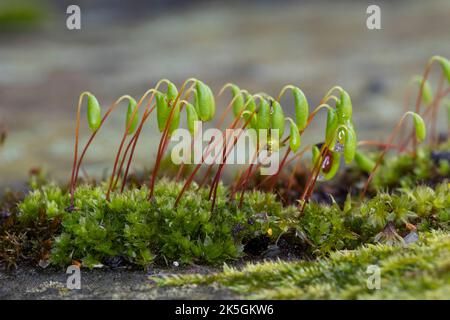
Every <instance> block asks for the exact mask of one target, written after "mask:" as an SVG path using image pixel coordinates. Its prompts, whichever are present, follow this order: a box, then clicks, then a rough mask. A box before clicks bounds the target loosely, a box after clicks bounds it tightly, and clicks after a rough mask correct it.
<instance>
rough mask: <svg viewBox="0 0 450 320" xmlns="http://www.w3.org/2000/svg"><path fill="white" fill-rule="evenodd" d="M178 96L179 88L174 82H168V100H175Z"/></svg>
mask: <svg viewBox="0 0 450 320" xmlns="http://www.w3.org/2000/svg"><path fill="white" fill-rule="evenodd" d="M177 97H178V89H177V87H176V86H175V85H174V84H173V83H172V82H167V100H168V101H174V100H175V99H176V98H177Z"/></svg>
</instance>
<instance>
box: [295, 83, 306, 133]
mask: <svg viewBox="0 0 450 320" xmlns="http://www.w3.org/2000/svg"><path fill="white" fill-rule="evenodd" d="M292 94H293V95H294V103H295V123H296V124H297V127H298V128H299V130H304V129H305V128H306V125H307V123H308V117H309V104H308V99H306V96H305V94H304V93H303V91H302V90H300V89H299V88H294V89H293V90H292Z"/></svg>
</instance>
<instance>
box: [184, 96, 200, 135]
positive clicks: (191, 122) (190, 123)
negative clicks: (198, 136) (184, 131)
mask: <svg viewBox="0 0 450 320" xmlns="http://www.w3.org/2000/svg"><path fill="white" fill-rule="evenodd" d="M186 113H187V116H186V118H187V127H188V130H189V132H190V133H191V135H194V134H195V122H196V121H199V117H198V114H197V111H195V108H194V106H193V105H192V104H190V103H187V104H186Z"/></svg>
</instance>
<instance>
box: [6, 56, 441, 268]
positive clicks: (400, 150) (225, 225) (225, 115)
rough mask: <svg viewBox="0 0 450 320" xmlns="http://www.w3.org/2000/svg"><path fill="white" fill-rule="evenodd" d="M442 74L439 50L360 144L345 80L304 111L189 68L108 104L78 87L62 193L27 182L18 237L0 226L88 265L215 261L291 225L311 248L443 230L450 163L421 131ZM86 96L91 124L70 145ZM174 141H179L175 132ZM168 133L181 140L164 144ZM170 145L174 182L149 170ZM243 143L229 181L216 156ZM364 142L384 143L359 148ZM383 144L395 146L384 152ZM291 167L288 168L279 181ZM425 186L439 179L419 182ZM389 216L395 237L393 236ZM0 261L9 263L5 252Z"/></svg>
mask: <svg viewBox="0 0 450 320" xmlns="http://www.w3.org/2000/svg"><path fill="white" fill-rule="evenodd" d="M434 63H438V64H439V65H440V67H441V70H442V77H441V81H440V82H439V85H438V88H437V90H436V92H435V93H433V92H432V86H431V83H430V80H429V79H428V78H429V74H430V69H431V66H432V65H433V64H434ZM449 70H450V67H449V62H448V60H447V59H445V58H443V57H440V56H435V57H433V58H432V59H431V60H430V62H429V63H428V64H427V67H426V71H425V73H424V75H423V76H422V77H415V78H414V79H413V81H412V82H411V83H412V84H414V85H415V86H416V87H418V88H419V92H418V96H417V101H416V108H415V110H414V112H413V111H407V110H405V113H404V115H403V116H402V117H401V119H400V120H399V122H398V124H397V125H396V126H395V128H394V130H393V132H392V133H391V135H390V136H389V138H388V141H387V142H379V141H374V140H364V141H358V140H357V128H356V127H355V125H354V122H353V114H354V110H353V104H352V99H351V97H350V94H349V93H348V92H347V91H346V90H344V89H343V88H342V87H340V86H334V87H332V88H331V89H330V90H329V91H328V92H326V94H325V95H324V96H323V97H322V99H321V100H320V102H319V103H318V105H317V106H315V107H314V108H310V104H309V101H308V99H307V96H306V95H305V93H304V92H303V91H302V90H301V89H300V88H298V87H296V86H293V85H286V86H284V87H283V88H281V90H280V92H279V93H278V95H276V98H274V97H272V96H270V95H268V94H267V93H263V92H258V93H250V92H249V91H247V90H245V89H241V88H239V87H238V86H237V85H236V84H232V83H228V84H226V85H224V86H223V87H222V88H221V90H219V91H218V93H217V94H216V95H215V94H214V93H213V91H212V90H211V89H210V87H209V86H208V85H207V84H205V83H204V82H202V81H200V80H198V79H194V78H190V79H188V80H186V81H185V82H184V83H182V85H181V86H180V87H179V88H177V87H176V86H175V84H174V83H172V82H171V81H169V80H167V79H163V80H161V81H159V82H158V83H157V84H156V86H155V87H154V88H151V89H149V90H147V91H146V92H145V93H144V94H143V95H142V97H140V98H139V99H134V98H133V97H131V96H129V95H124V96H121V97H119V98H118V99H117V100H115V101H114V102H113V103H112V104H111V105H110V106H109V107H108V109H107V110H106V112H105V113H104V114H103V113H102V109H101V105H100V102H99V101H98V99H97V98H96V97H95V96H94V95H93V94H92V93H90V92H83V93H82V94H81V95H80V98H79V101H78V106H77V113H76V126H75V145H74V159H73V166H72V173H71V178H70V185H69V188H68V191H67V192H66V190H64V189H61V188H59V187H57V186H55V185H51V184H50V185H36V186H35V187H34V190H33V191H32V192H31V193H30V194H28V195H27V196H26V197H25V199H24V200H23V201H21V202H20V203H19V205H18V211H17V212H16V213H15V214H14V215H11V218H10V220H9V221H10V225H13V226H14V228H16V229H14V230H15V231H14V232H16V233H14V232H12V233H11V232H10V230H9V231H5V230H6V229H5V227H4V226H3V225H2V232H3V233H2V237H3V238H2V240H1V245H3V246H7V247H8V246H10V245H11V243H12V242H11V239H10V237H11V235H14V236H16V237H14V241H15V243H19V245H18V246H13V247H14V248H15V249H11V250H12V251H11V250H10V251H8V252H14V253H15V254H17V256H20V254H19V253H18V252H20V250H22V248H23V246H26V247H27V248H29V247H30V245H29V243H30V242H31V243H33V245H34V246H36V245H38V244H40V243H42V242H43V241H47V240H48V241H50V243H51V245H50V246H49V245H47V246H46V248H49V249H48V250H47V251H45V255H47V256H50V259H51V261H52V262H54V263H55V264H67V263H70V261H71V260H80V261H82V262H83V265H86V266H93V265H96V264H99V263H103V262H104V261H105V259H107V258H110V257H117V256H121V257H124V258H125V259H126V260H127V261H129V262H132V263H135V264H138V265H142V266H145V265H148V264H149V263H151V262H152V261H160V260H161V259H162V260H163V261H170V260H175V259H176V260H177V261H180V262H185V263H191V262H204V263H216V262H222V261H226V260H228V259H235V258H237V257H240V256H241V255H242V253H243V250H244V248H248V246H247V245H248V244H249V243H251V242H252V241H253V240H254V239H268V240H267V241H268V243H272V244H277V245H278V244H279V240H280V239H282V238H283V237H288V235H292V234H294V236H293V237H292V239H294V240H293V241H294V242H298V243H299V246H300V247H301V248H303V249H302V250H303V251H302V254H306V255H313V256H315V255H323V254H328V253H329V252H331V251H333V250H336V249H343V248H356V247H357V246H359V245H361V244H364V243H371V242H375V240H378V241H384V240H383V239H386V238H389V241H391V240H392V239H391V238H392V237H391V235H392V234H395V235H396V236H395V237H394V240H395V239H397V240H398V239H402V237H403V236H405V235H406V234H407V233H408V232H410V229H408V228H407V226H411V225H414V226H416V227H417V228H419V229H420V228H422V229H423V230H429V229H444V230H446V229H447V228H448V216H449V212H448V208H449V207H450V205H449V201H450V199H449V195H448V184H447V183H448V182H447V180H446V179H447V178H448V177H449V172H450V164H449V163H448V161H447V160H446V158H445V157H444V158H442V159H441V158H439V159H438V160H436V156H435V155H434V153H433V152H436V151H439V148H441V149H442V150H443V151H444V152H445V151H448V143H447V144H445V143H440V142H438V139H437V138H436V137H435V136H434V135H435V133H434V132H433V130H431V134H428V135H427V134H426V131H427V130H426V128H427V127H428V126H431V128H434V127H436V124H435V122H436V114H437V112H438V111H439V107H440V106H446V103H445V100H444V99H445V97H446V96H447V95H448V93H449V92H450V91H449V88H448V84H449V81H450V74H449V73H450V71H449ZM408 92H409V94H410V93H411V88H410V89H409V91H408ZM226 93H229V99H228V101H226V103H224V108H223V109H220V108H218V107H217V106H218V105H219V103H220V102H221V101H222V100H224V99H225V97H224V96H225V94H226ZM287 95H290V98H291V101H293V105H292V110H290V109H289V108H287V107H286V105H287V102H286V101H285V100H284V99H285V98H287ZM85 100H86V101H85ZM85 102H86V107H87V124H88V126H89V128H90V130H91V134H90V136H89V138H88V139H87V142H86V143H85V145H84V146H83V148H82V149H81V152H79V140H80V125H81V111H82V107H83V106H84V103H85ZM122 102H126V103H125V104H124V106H126V107H127V108H126V112H125V125H124V127H123V131H122V135H121V136H120V135H119V137H120V143H119V146H118V149H117V152H116V155H115V158H114V164H113V166H112V172H111V175H110V176H109V179H108V180H107V181H105V182H103V183H100V184H98V185H97V186H90V185H89V184H81V185H80V186H79V187H78V180H79V179H78V177H79V171H80V168H81V166H82V162H83V160H84V158H85V156H86V154H87V151H88V149H89V147H90V146H91V145H92V141H93V139H94V138H95V137H96V135H97V134H98V133H99V131H100V130H101V128H102V127H103V125H104V124H105V122H106V120H107V119H108V117H109V115H110V114H111V113H112V112H113V111H114V110H115V109H116V108H117V106H119V105H121V104H122ZM422 105H424V106H425V107H426V108H425V109H424V110H422V109H423V108H421V106H422ZM155 110H156V112H155V113H156V122H155V126H156V127H157V128H158V130H159V133H160V140H159V144H158V149H157V153H156V159H155V161H154V164H153V169H152V170H151V171H150V172H149V173H146V176H145V177H144V179H143V180H140V181H138V182H137V180H136V177H135V176H133V175H132V174H131V172H130V167H131V163H132V161H133V156H134V153H135V150H136V146H137V143H138V141H139V138H140V136H141V133H142V132H143V130H142V129H143V127H144V125H145V124H147V123H148V122H147V120H148V119H150V118H151V116H152V114H153V113H154V111H155ZM219 110H222V111H221V114H220V115H219V116H218V117H217V121H215V119H216V111H219ZM321 110H324V111H326V122H325V123H324V128H323V129H324V135H323V138H322V139H320V140H319V141H317V143H316V144H309V145H303V144H302V141H304V137H303V135H304V134H305V133H306V132H308V129H309V128H310V125H311V123H312V122H313V121H314V120H315V119H317V118H316V116H317V115H318V114H319V112H320V111H321ZM447 110H450V108H447ZM291 111H292V112H291ZM355 112H357V109H355ZM449 112H450V111H449ZM287 114H293V116H292V117H288V116H286V115H287ZM407 117H411V118H412V120H413V121H412V131H411V132H409V128H407V127H405V124H406V121H404V120H405V119H407ZM184 121H185V122H184ZM227 121H228V123H227ZM206 122H214V125H215V127H216V128H215V129H208V130H205V131H204V130H203V127H204V125H205V123H206ZM182 124H185V125H182ZM205 126H206V125H205ZM181 127H183V128H186V129H183V128H181ZM402 129H403V132H402ZM405 129H408V130H405ZM180 137H187V138H186V139H182V140H184V141H182V142H180V141H178V140H179V138H180ZM398 137H400V139H398V140H396V138H398ZM426 139H428V140H429V141H430V144H429V145H428V146H420V147H419V146H418V143H419V142H424V141H425V140H426ZM435 140H436V141H435ZM170 141H174V142H179V143H178V144H175V145H174V146H173V145H172V144H169V142H170ZM243 142H244V143H243ZM245 142H249V143H248V144H247V143H245ZM203 143H205V145H203ZM169 145H171V146H172V151H171V152H170V154H171V155H172V158H171V160H172V162H175V163H172V166H173V167H175V169H176V171H175V172H176V173H175V175H174V179H172V180H170V181H169V180H167V179H159V180H158V173H159V172H160V171H162V170H163V169H164V166H165V162H166V158H167V155H168V154H169V153H168V152H167V149H169ZM244 145H245V146H247V145H253V146H254V148H251V149H249V150H250V152H248V154H246V156H245V157H244V160H243V161H244V162H243V164H244V165H245V166H243V169H242V170H240V171H239V172H238V173H237V175H236V177H235V179H234V181H232V182H231V183H230V184H229V185H227V186H223V185H222V183H221V181H222V175H223V172H224V169H225V166H227V165H230V164H231V163H233V161H236V159H238V158H239V157H238V155H239V153H240V152H236V150H240V149H239V148H240V146H244ZM199 146H200V147H199ZM361 147H376V148H378V149H380V148H381V150H378V149H375V150H374V151H373V152H367V153H366V152H363V151H362V150H361ZM411 147H412V148H411ZM390 150H395V151H396V153H397V154H396V155H393V156H391V157H386V155H387V153H388V151H390ZM309 152H311V153H312V163H311V165H310V166H309V167H310V169H309V170H305V168H308V165H306V166H302V167H303V168H302V171H301V174H299V170H298V168H300V166H301V164H302V161H301V160H302V157H303V156H305V155H306V154H307V153H309ZM236 153H237V155H236ZM173 160H175V161H173ZM353 160H355V161H353ZM272 163H275V164H276V165H277V166H276V167H275V170H272V171H270V175H264V172H268V169H270V167H271V164H272ZM344 163H345V164H346V166H345V167H344ZM291 165H292V167H291ZM241 167H242V166H241ZM286 168H290V170H289V172H288V177H287V178H286V179H285V178H284V176H285V173H286V171H288V170H286ZM201 169H204V170H201ZM272 169H273V168H272ZM264 170H266V171H264ZM347 172H350V173H351V172H357V173H358V174H357V176H356V178H352V179H353V180H352V182H351V183H347V182H342V181H345V179H349V177H347V176H343V175H345V174H346V173H347ZM258 173H259V174H258ZM339 173H342V174H343V175H339ZM299 177H300V178H299ZM317 181H325V183H324V184H328V185H330V186H331V185H332V183H333V181H336V184H340V185H344V186H348V187H347V189H346V190H345V196H347V194H348V197H347V200H345V201H340V200H339V201H336V200H335V198H334V197H335V196H336V197H337V196H338V195H336V194H331V195H327V198H328V200H329V199H330V198H331V200H329V201H328V204H317V203H316V202H314V201H311V198H312V197H313V196H314V195H315V192H317V188H315V187H316V184H317ZM421 182H425V183H429V184H430V185H431V186H434V188H429V187H425V186H419V185H420V184H421ZM119 184H120V186H119ZM398 188H402V189H398ZM252 189H257V190H264V189H265V190H270V192H260V191H255V190H252ZM315 189H316V191H315ZM350 189H351V190H350ZM283 190H285V191H283ZM355 191H356V193H355ZM387 191H389V192H390V193H387ZM350 192H353V196H351V194H350ZM282 194H288V197H292V196H291V195H292V194H294V196H295V198H294V199H292V201H286V199H283V197H282V196H280V195H282ZM345 196H344V197H345ZM366 196H369V200H367V199H365V197H366ZM277 197H279V198H278V199H277ZM357 198H359V200H356V199H357ZM411 199H413V201H411ZM433 199H434V200H433ZM437 199H438V200H437ZM279 200H281V201H284V203H285V204H286V203H290V204H291V205H283V204H282V202H281V201H279ZM8 219H9V218H8ZM36 219H37V220H36ZM37 222H39V223H40V224H39V225H40V226H41V227H42V228H44V229H45V228H48V226H49V225H53V226H54V228H52V229H51V230H52V232H50V233H44V235H40V234H39V236H36V235H32V234H29V236H26V237H25V238H24V239H22V238H20V234H21V233H20V230H23V229H21V228H30V226H31V225H35V224H36V223H37ZM45 226H47V227H45ZM387 226H390V227H392V228H393V229H392V228H390V229H389V230H391V231H392V230H394V233H392V232H390V233H388V231H389V230H388V229H386V227H387ZM46 230H47V231H48V230H49V229H46ZM5 232H8V233H7V234H6V233H5ZM397 235H398V237H397ZM7 238H8V239H9V240H8V239H7ZM397 240H395V241H397ZM264 241H266V240H264ZM22 245H23V246H22ZM8 248H9V247H8ZM42 254H44V253H42ZM15 256H16V255H15ZM1 259H2V261H13V260H14V259H11V255H8V257H7V258H5V257H1Z"/></svg>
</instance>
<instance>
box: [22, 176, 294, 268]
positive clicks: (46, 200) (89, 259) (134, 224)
mask: <svg viewBox="0 0 450 320" xmlns="http://www.w3.org/2000/svg"><path fill="white" fill-rule="evenodd" d="M181 187H182V185H181V184H177V183H174V182H169V181H167V180H162V181H160V182H159V183H158V184H157V186H156V189H155V197H154V199H153V200H152V201H148V200H147V195H148V190H147V188H145V187H143V188H141V189H136V188H135V189H130V190H126V191H125V192H124V193H123V194H120V193H114V194H113V195H112V196H111V199H110V201H107V200H106V198H105V196H104V194H105V186H98V187H92V186H82V187H79V188H78V189H77V191H76V194H75V199H76V200H75V210H71V212H68V211H67V209H68V207H69V206H70V198H69V195H68V194H67V193H64V192H62V191H61V189H60V188H58V187H56V186H54V185H48V186H44V187H42V188H40V189H37V190H35V191H32V192H31V193H30V194H29V195H28V196H27V197H26V198H25V199H24V200H23V201H22V202H21V203H20V204H19V211H20V213H21V214H20V215H19V217H18V221H19V223H29V222H30V221H35V220H36V219H38V217H39V216H40V215H41V214H42V213H44V215H45V217H46V219H47V220H48V221H53V220H55V219H58V220H59V219H61V221H62V230H61V234H60V235H58V236H57V237H56V238H55V242H54V244H53V249H52V255H51V261H52V262H53V263H55V264H58V265H66V264H69V263H70V262H71V260H80V261H82V263H83V265H85V266H87V267H93V266H95V265H97V264H101V263H104V261H105V260H107V259H108V258H111V257H117V256H120V257H123V258H125V259H126V260H127V261H129V262H132V263H134V264H138V265H142V266H146V265H148V264H150V263H151V262H153V260H154V259H155V258H157V259H160V260H163V261H165V262H172V261H178V262H181V263H193V262H195V263H217V262H223V261H225V260H229V259H235V258H238V257H240V256H242V251H243V245H244V243H245V242H246V241H247V240H248V239H253V238H257V237H259V236H261V235H263V234H266V233H267V230H269V229H272V230H273V237H276V236H277V235H278V234H279V228H277V221H278V220H280V219H281V217H282V216H283V215H286V214H289V212H295V210H290V211H289V210H285V209H283V207H282V205H281V203H279V202H277V201H276V200H275V196H274V195H272V194H267V193H261V192H252V193H249V194H248V195H247V197H246V201H245V202H244V206H243V207H242V209H239V210H238V209H237V205H236V204H235V203H233V202H230V201H228V199H227V197H226V192H227V190H226V189H225V188H223V187H220V188H219V196H218V200H217V203H216V209H215V210H214V212H211V209H210V206H211V204H210V201H209V200H208V197H207V195H208V194H207V192H208V190H207V189H201V190H199V191H197V190H196V187H195V186H193V187H192V188H191V189H190V190H189V191H188V192H187V193H186V195H185V197H183V199H182V201H181V203H180V204H179V205H178V207H177V208H176V209H174V203H175V199H176V196H177V195H178V193H179V192H180V190H181Z"/></svg>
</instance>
